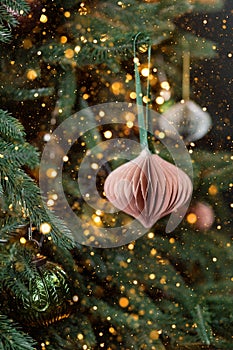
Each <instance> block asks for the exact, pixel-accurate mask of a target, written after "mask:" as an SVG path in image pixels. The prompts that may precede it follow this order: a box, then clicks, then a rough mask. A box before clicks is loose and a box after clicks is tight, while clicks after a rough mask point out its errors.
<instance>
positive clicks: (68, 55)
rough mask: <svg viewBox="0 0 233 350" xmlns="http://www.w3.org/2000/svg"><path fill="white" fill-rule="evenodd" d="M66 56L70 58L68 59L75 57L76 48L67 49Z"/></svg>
mask: <svg viewBox="0 0 233 350" xmlns="http://www.w3.org/2000/svg"><path fill="white" fill-rule="evenodd" d="M64 54H65V57H66V58H68V59H71V58H73V57H74V50H72V49H66V50H65V52H64Z"/></svg>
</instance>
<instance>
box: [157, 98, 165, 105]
mask: <svg viewBox="0 0 233 350" xmlns="http://www.w3.org/2000/svg"><path fill="white" fill-rule="evenodd" d="M155 102H156V103H157V104H158V105H162V104H163V103H164V98H163V97H162V96H157V97H156V99H155Z"/></svg>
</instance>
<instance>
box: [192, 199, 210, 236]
mask: <svg viewBox="0 0 233 350" xmlns="http://www.w3.org/2000/svg"><path fill="white" fill-rule="evenodd" d="M189 213H192V214H195V215H196V221H195V222H194V226H195V227H196V228H197V229H198V230H201V231H205V230H208V229H210V228H211V226H212V225H213V223H214V221H215V214H214V211H213V208H212V207H211V206H210V205H209V204H207V203H202V202H197V203H196V204H195V205H193V206H192V207H191V208H190V211H189Z"/></svg>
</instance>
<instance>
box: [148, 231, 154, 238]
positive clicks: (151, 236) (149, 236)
mask: <svg viewBox="0 0 233 350" xmlns="http://www.w3.org/2000/svg"><path fill="white" fill-rule="evenodd" d="M147 236H148V238H150V239H152V238H154V236H155V234H154V232H149V233H148V235H147Z"/></svg>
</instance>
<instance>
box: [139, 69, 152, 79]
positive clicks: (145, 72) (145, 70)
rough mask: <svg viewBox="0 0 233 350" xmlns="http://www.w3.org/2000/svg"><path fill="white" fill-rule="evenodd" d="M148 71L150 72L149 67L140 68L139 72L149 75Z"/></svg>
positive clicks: (145, 75)
mask: <svg viewBox="0 0 233 350" xmlns="http://www.w3.org/2000/svg"><path fill="white" fill-rule="evenodd" d="M149 73H150V70H149V68H143V69H142V70H141V74H142V75H143V76H144V77H148V76H149Z"/></svg>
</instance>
